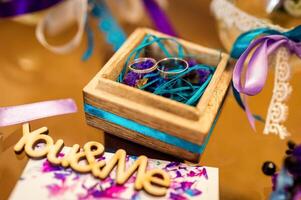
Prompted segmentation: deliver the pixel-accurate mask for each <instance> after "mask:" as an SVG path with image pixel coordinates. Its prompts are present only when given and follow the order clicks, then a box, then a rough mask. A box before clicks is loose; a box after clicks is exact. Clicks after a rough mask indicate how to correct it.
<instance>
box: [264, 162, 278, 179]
mask: <svg viewBox="0 0 301 200" xmlns="http://www.w3.org/2000/svg"><path fill="white" fill-rule="evenodd" d="M261 169H262V172H263V173H264V174H265V175H267V176H272V175H274V174H275V172H276V165H275V163H273V162H271V161H266V162H264V163H263V165H262V167H261Z"/></svg>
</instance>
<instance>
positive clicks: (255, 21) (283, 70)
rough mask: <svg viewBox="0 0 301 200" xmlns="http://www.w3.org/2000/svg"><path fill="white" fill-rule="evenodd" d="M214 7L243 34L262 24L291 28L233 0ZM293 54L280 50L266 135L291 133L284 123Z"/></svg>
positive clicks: (215, 2)
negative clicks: (241, 7) (255, 12)
mask: <svg viewBox="0 0 301 200" xmlns="http://www.w3.org/2000/svg"><path fill="white" fill-rule="evenodd" d="M211 10H212V12H213V14H214V16H215V17H216V18H217V19H218V20H221V21H222V22H223V23H224V24H225V25H226V26H227V28H229V29H230V28H232V27H236V28H237V29H238V30H240V31H241V32H242V33H243V32H246V31H249V30H252V29H256V28H262V27H269V28H272V29H275V30H278V31H282V32H283V31H287V29H284V28H282V27H280V26H277V25H273V24H270V23H269V22H267V21H265V20H263V19H259V18H257V17H254V16H252V15H249V14H248V13H246V12H244V11H242V10H240V9H239V8H237V7H236V6H235V5H234V4H233V3H231V2H230V1H229V0H213V1H212V3H211ZM289 57H290V53H289V51H288V50H287V49H286V48H285V47H281V48H279V49H278V50H277V52H276V56H275V57H274V59H275V60H273V62H275V81H274V90H273V95H272V99H271V101H270V105H269V108H268V111H267V117H266V122H265V127H264V131H263V132H264V134H269V133H274V134H277V135H279V137H280V138H281V139H284V138H285V137H286V136H288V135H289V133H288V131H287V129H286V127H285V126H284V125H283V123H284V121H285V120H286V119H287V115H288V106H287V105H286V104H285V102H286V100H287V98H288V96H289V95H290V93H291V91H292V87H291V86H290V84H289V79H290V74H291V68H290V64H289Z"/></svg>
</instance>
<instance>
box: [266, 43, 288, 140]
mask: <svg viewBox="0 0 301 200" xmlns="http://www.w3.org/2000/svg"><path fill="white" fill-rule="evenodd" d="M289 57H290V53H289V51H288V50H287V48H285V47H280V48H279V49H278V50H277V52H276V57H275V60H276V63H275V67H276V69H275V80H274V90H273V95H272V99H271V102H270V106H269V109H268V112H267V117H266V123H265V127H264V131H263V133H264V134H269V133H274V134H278V135H279V137H280V138H281V139H284V138H285V137H287V136H288V135H289V133H288V131H287V129H286V127H285V126H283V125H282V123H283V122H284V121H285V120H286V118H287V114H288V106H287V105H286V104H285V101H286V100H287V98H288V97H289V96H290V94H291V92H292V87H291V86H290V84H289V82H288V81H289V79H290V76H291V67H290V65H289Z"/></svg>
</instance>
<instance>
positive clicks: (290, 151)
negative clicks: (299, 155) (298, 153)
mask: <svg viewBox="0 0 301 200" xmlns="http://www.w3.org/2000/svg"><path fill="white" fill-rule="evenodd" d="M292 153H293V151H292V150H290V149H288V150H286V151H285V154H286V155H291V154H292Z"/></svg>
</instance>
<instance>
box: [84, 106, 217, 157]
mask: <svg viewBox="0 0 301 200" xmlns="http://www.w3.org/2000/svg"><path fill="white" fill-rule="evenodd" d="M84 110H85V112H86V113H88V114H90V115H92V116H95V117H97V118H100V119H104V120H105V121H107V122H110V123H114V124H117V125H119V126H122V127H124V128H127V129H129V130H132V131H135V132H138V133H140V134H142V135H145V136H147V137H151V138H154V139H156V140H160V141H162V142H165V143H167V144H170V145H173V146H177V147H180V148H182V149H185V150H187V151H190V152H192V153H202V152H203V151H204V149H205V147H206V145H207V144H208V141H209V138H210V136H211V134H212V132H213V129H214V127H215V125H216V122H217V119H218V117H219V113H220V110H219V112H218V114H217V116H216V118H215V120H214V122H213V125H212V127H211V129H210V131H209V133H208V134H207V136H206V138H205V140H204V143H203V144H202V145H198V144H194V143H192V142H189V141H186V140H184V139H181V138H178V137H175V136H172V135H169V134H168V133H165V132H162V131H159V130H156V129H154V128H151V127H149V126H145V125H142V124H139V123H137V122H135V121H132V120H130V119H126V118H123V117H120V116H118V115H115V114H113V113H111V112H108V111H105V110H103V109H101V108H97V107H94V106H92V105H89V104H86V103H85V104H84ZM185 134H188V133H185Z"/></svg>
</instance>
